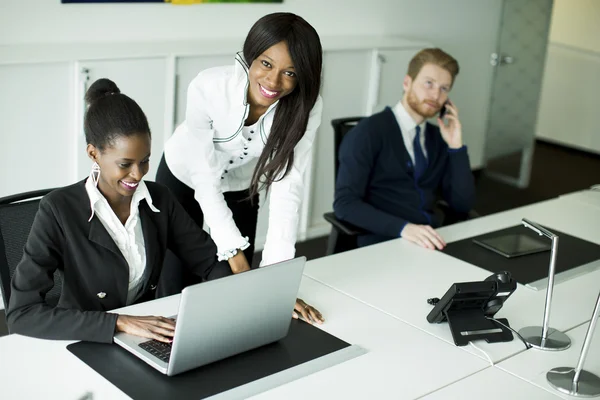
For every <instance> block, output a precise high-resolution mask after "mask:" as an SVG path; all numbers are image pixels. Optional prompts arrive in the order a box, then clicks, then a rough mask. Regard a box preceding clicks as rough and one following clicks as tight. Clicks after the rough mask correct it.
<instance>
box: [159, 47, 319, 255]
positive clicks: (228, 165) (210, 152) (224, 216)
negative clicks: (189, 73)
mask: <svg viewBox="0 0 600 400" xmlns="http://www.w3.org/2000/svg"><path fill="white" fill-rule="evenodd" d="M248 85H249V80H248V66H247V64H246V62H245V61H244V59H243V57H242V56H241V54H238V55H237V56H236V58H235V63H234V66H226V67H216V68H210V69H207V70H204V71H202V72H200V73H199V74H198V76H196V78H194V80H193V81H192V82H191V83H190V85H189V88H188V96H187V109H186V120H185V121H184V122H183V123H182V124H181V125H179V126H178V127H177V129H176V130H175V133H174V134H173V136H172V137H171V138H170V139H169V140H168V142H167V143H166V145H165V159H166V162H167V165H168V166H169V169H170V170H171V172H172V173H173V175H175V177H177V179H179V180H180V181H181V182H183V183H185V184H186V185H188V186H189V187H191V188H193V189H194V191H195V194H194V196H195V198H196V200H197V201H198V203H199V204H200V207H201V208H202V212H203V213H204V218H205V221H206V224H207V225H208V226H209V228H210V234H211V237H212V238H213V240H214V241H215V243H216V245H217V249H218V250H217V251H218V253H217V255H218V257H219V259H220V260H223V259H227V258H229V257H230V256H231V255H232V254H233V252H232V251H233V250H235V249H244V248H246V247H247V246H248V245H249V244H248V238H246V237H242V235H241V233H240V231H239V229H238V228H237V226H236V225H235V223H234V221H233V217H232V213H231V210H230V209H229V208H228V207H227V204H226V202H225V199H224V197H223V193H224V192H228V191H239V190H246V189H248V188H249V187H250V181H251V179H252V173H253V171H254V167H255V166H256V163H257V161H258V157H259V156H260V154H261V152H262V150H263V148H264V146H265V143H266V141H267V138H268V136H269V133H270V130H271V125H272V123H273V116H274V114H275V112H276V107H277V103H275V104H273V105H271V107H269V108H268V109H267V111H266V112H265V113H264V114H263V115H262V116H261V117H260V118H259V120H258V121H257V123H256V124H254V125H253V126H252V127H246V129H244V122H245V120H246V118H247V116H248V112H249V109H250V107H249V105H248V102H247V100H246V95H247V92H248ZM322 108H323V101H322V99H321V97H320V96H319V98H318V99H317V102H316V103H315V105H314V107H313V109H312V110H311V112H310V115H309V121H308V126H307V129H306V133H305V134H304V136H303V138H302V139H301V140H300V142H298V144H297V145H296V147H295V149H294V163H293V165H292V168H291V169H290V172H289V173H288V175H287V176H286V177H285V178H283V179H282V180H280V181H277V182H274V183H273V184H272V185H271V188H270V196H271V197H270V206H269V227H268V231H267V240H266V243H265V247H264V250H263V257H262V262H261V264H262V265H268V264H272V263H276V262H279V261H283V260H287V259H290V258H293V257H294V255H295V243H296V235H297V231H298V223H299V213H300V205H301V202H302V195H303V187H304V179H303V175H304V171H305V169H306V167H307V165H308V162H309V160H310V151H311V149H312V144H313V142H314V139H315V134H316V131H317V128H318V127H319V125H320V123H321V112H322Z"/></svg>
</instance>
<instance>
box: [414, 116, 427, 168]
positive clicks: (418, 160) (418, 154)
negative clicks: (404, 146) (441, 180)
mask: <svg viewBox="0 0 600 400" xmlns="http://www.w3.org/2000/svg"><path fill="white" fill-rule="evenodd" d="M415 130H416V131H417V134H416V135H415V140H414V141H413V148H414V151H415V178H417V179H418V178H420V177H421V176H422V175H423V173H424V172H425V170H426V169H427V159H426V158H425V154H424V153H423V148H422V147H421V127H420V126H419V125H417V127H416V128H415Z"/></svg>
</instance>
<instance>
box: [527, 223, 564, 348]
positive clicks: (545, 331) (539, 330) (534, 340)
mask: <svg viewBox="0 0 600 400" xmlns="http://www.w3.org/2000/svg"><path fill="white" fill-rule="evenodd" d="M521 222H522V223H523V225H524V226H525V227H526V228H529V229H531V230H533V231H534V232H536V233H537V234H538V235H540V236H546V237H547V238H549V239H550V240H552V249H551V250H550V268H549V270H548V288H547V290H546V305H545V307H544V325H543V326H527V327H525V328H522V329H521V330H519V334H520V335H521V336H523V339H524V340H525V341H526V342H527V343H529V344H530V345H531V346H532V347H535V348H536V349H540V350H552V351H558V350H565V349H568V348H569V346H571V339H569V337H568V336H567V335H565V334H564V333H562V332H561V331H558V330H556V329H552V328H549V327H548V323H549V321H550V307H551V305H552V292H553V290H554V270H555V268H556V253H557V249H558V236H557V235H555V234H554V233H552V232H550V231H549V230H547V229H546V228H544V227H543V226H540V225H538V224H536V223H535V222H533V221H529V220H528V219H526V218H523V220H522V221H521Z"/></svg>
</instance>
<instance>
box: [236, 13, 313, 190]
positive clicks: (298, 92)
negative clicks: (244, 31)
mask: <svg viewBox="0 0 600 400" xmlns="http://www.w3.org/2000/svg"><path fill="white" fill-rule="evenodd" d="M279 42H285V43H286V44H287V46H288V49H289V52H290V56H291V58H292V62H293V64H294V68H295V72H296V77H297V82H298V83H297V85H296V88H294V90H293V91H292V92H291V93H290V94H288V95H287V96H285V97H283V98H281V99H280V100H279V103H278V104H277V110H276V112H275V116H274V118H273V125H272V126H271V132H270V134H269V137H268V139H267V143H266V144H265V148H264V149H263V152H262V153H261V155H260V157H259V158H258V163H257V164H256V168H255V169H254V173H253V174H252V181H251V184H250V196H251V197H252V196H254V195H256V194H257V193H258V191H259V190H260V189H262V188H263V187H266V188H267V189H268V188H269V186H270V185H271V184H272V183H273V182H275V181H278V180H281V179H283V177H285V176H286V175H287V174H288V172H289V170H290V168H291V167H292V164H293V162H294V147H296V145H297V144H298V142H299V141H300V139H302V137H303V136H304V133H305V132H306V126H307V124H308V116H309V113H310V111H311V110H312V108H313V106H314V105H315V103H316V101H317V98H318V96H319V89H320V87H321V68H322V64H323V50H322V48H321V40H320V39H319V35H318V34H317V31H316V30H315V29H314V28H313V27H312V26H311V25H310V24H309V23H308V22H306V21H305V20H304V19H303V18H301V17H299V16H297V15H295V14H291V13H274V14H269V15H265V16H264V17H262V18H261V19H259V20H258V21H257V22H256V23H255V24H254V25H253V26H252V28H251V29H250V32H248V36H246V41H245V42H244V49H243V53H244V58H245V60H246V62H247V63H248V65H251V64H252V62H254V60H255V59H256V58H257V57H259V56H260V55H261V54H262V53H263V52H264V51H265V50H267V49H268V48H270V47H271V46H273V45H275V44H277V43H279Z"/></svg>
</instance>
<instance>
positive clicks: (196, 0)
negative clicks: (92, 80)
mask: <svg viewBox="0 0 600 400" xmlns="http://www.w3.org/2000/svg"><path fill="white" fill-rule="evenodd" d="M61 3H63V4H66V3H171V4H202V3H283V0H61Z"/></svg>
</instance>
